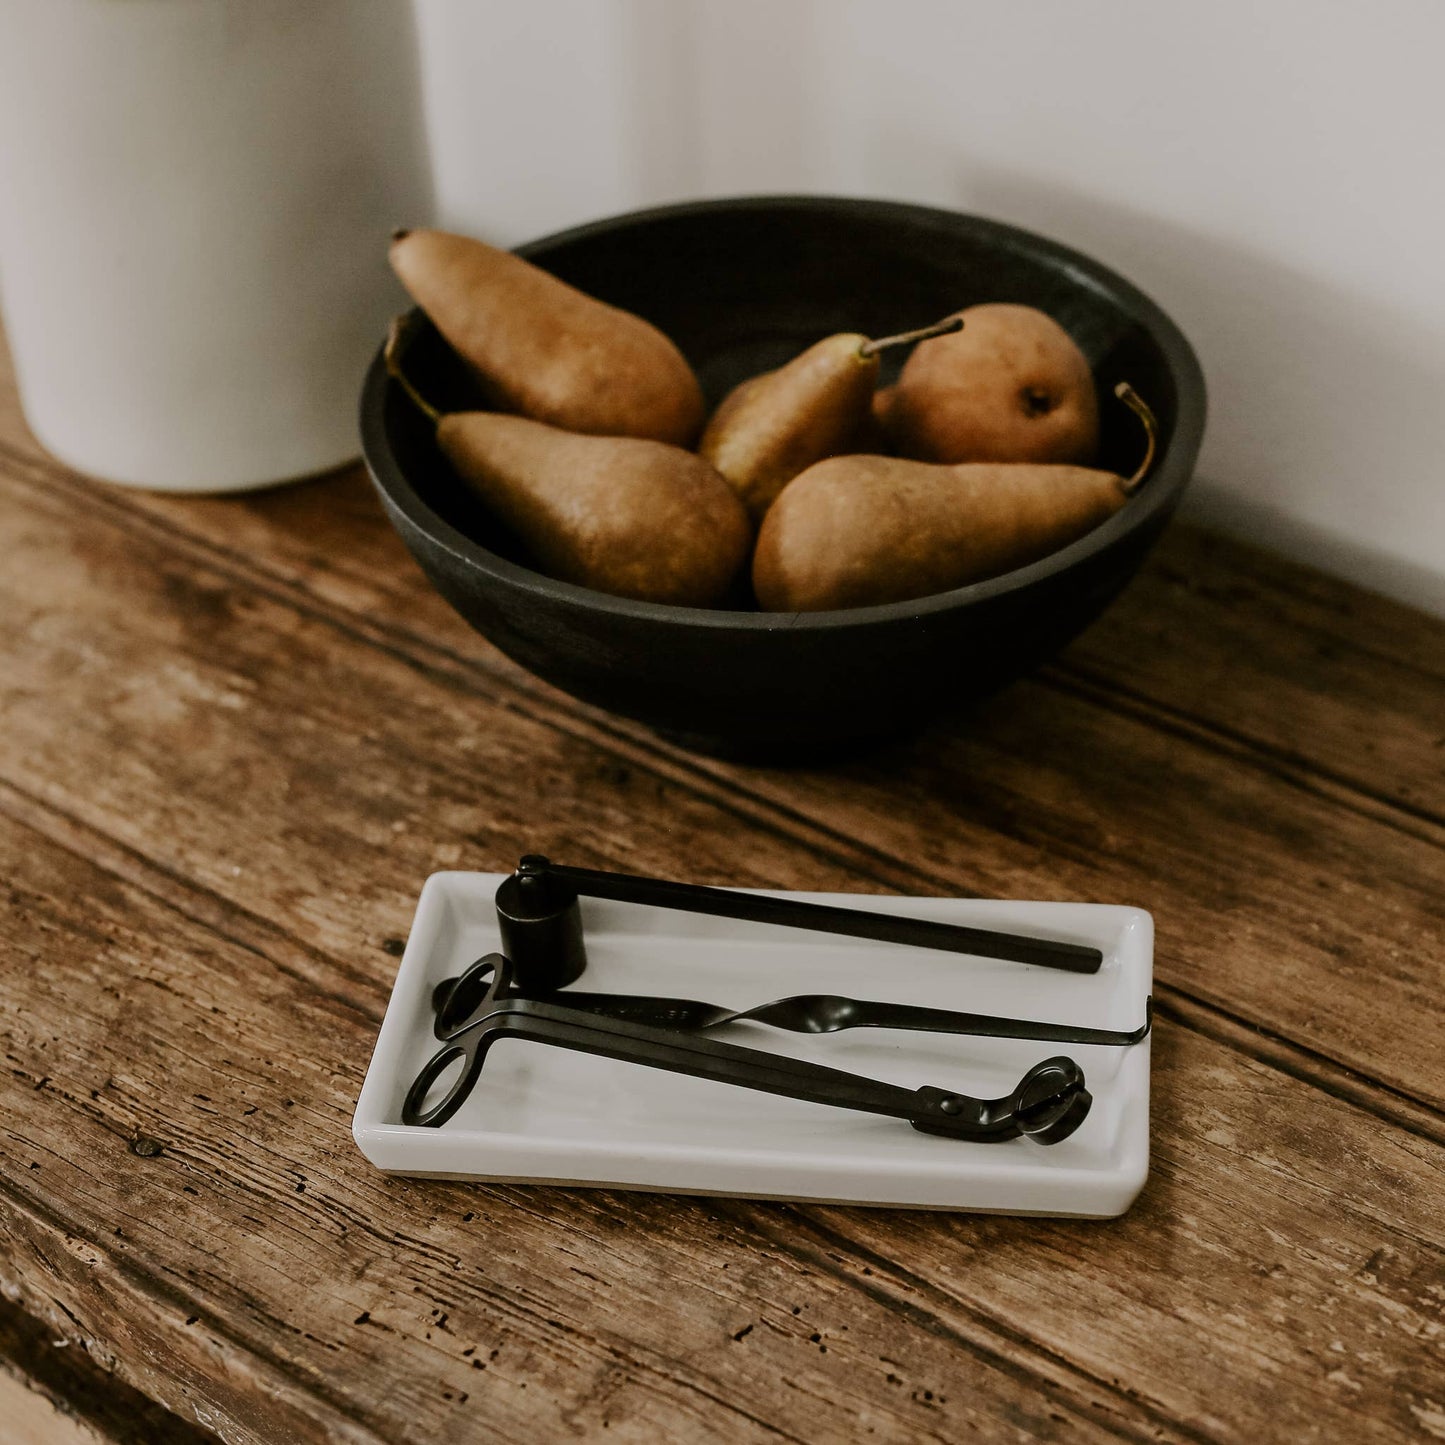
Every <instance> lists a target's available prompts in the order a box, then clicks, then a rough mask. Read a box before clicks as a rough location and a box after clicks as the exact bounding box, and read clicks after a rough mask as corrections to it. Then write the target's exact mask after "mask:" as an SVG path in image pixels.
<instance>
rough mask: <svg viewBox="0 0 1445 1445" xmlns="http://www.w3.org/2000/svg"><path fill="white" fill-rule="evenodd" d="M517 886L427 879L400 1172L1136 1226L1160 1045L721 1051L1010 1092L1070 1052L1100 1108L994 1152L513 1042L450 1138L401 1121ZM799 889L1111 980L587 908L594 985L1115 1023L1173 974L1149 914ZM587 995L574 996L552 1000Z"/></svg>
mask: <svg viewBox="0 0 1445 1445" xmlns="http://www.w3.org/2000/svg"><path fill="white" fill-rule="evenodd" d="M505 876H506V875H504V874H500V873H436V874H433V875H432V876H431V877H430V878H429V879H427V882H426V885H425V887H424V888H423V889H422V894H421V900H420V902H419V904H418V906H417V912H416V918H415V920H414V922H413V924H412V930H411V937H410V938H409V940H408V941H407V946H406V951H405V953H404V954H403V955H402V959H401V966H400V968H399V969H398V971H397V977H396V986H395V988H394V989H393V990H392V995H391V1002H390V1005H389V1006H388V1008H387V1011H386V1017H385V1018H384V1019H383V1020H382V1025H381V1033H380V1036H379V1037H378V1039H377V1043H376V1051H375V1053H374V1055H373V1056H372V1060H371V1067H370V1068H369V1069H368V1071H367V1075H366V1082H365V1084H364V1085H363V1086H362V1090H361V1097H360V1099H359V1100H358V1101H357V1106H356V1116H355V1120H354V1124H353V1132H354V1134H355V1137H356V1142H357V1145H358V1146H359V1147H360V1149H361V1151H362V1153H363V1154H365V1155H366V1157H367V1158H368V1159H369V1160H371V1162H372V1163H373V1164H375V1165H376V1166H377V1167H378V1168H380V1169H384V1170H388V1171H390V1172H393V1173H398V1174H414V1175H434V1176H438V1177H442V1178H449V1179H487V1180H498V1181H501V1180H505V1181H509V1182H521V1183H533V1184H569V1185H597V1186H609V1187H616V1188H625V1189H650V1190H660V1191H664V1192H668V1193H688V1194H736V1195H747V1196H750V1197H754V1198H776V1199H814V1200H829V1201H835V1202H839V1203H850V1204H872V1205H903V1206H912V1207H919V1208H927V1209H968V1210H983V1211H992V1212H999V1213H1008V1214H1054V1215H1076V1216H1085V1217H1095V1218H1104V1217H1110V1216H1113V1215H1118V1214H1122V1213H1123V1212H1124V1210H1126V1209H1127V1208H1128V1207H1129V1205H1130V1204H1131V1203H1132V1202H1133V1200H1134V1198H1135V1196H1136V1195H1137V1194H1138V1193H1139V1190H1140V1189H1141V1188H1142V1187H1143V1184H1144V1179H1145V1176H1146V1175H1147V1173H1148V1168H1149V1044H1150V1041H1149V1039H1145V1040H1144V1041H1143V1042H1142V1043H1139V1044H1135V1045H1133V1046H1132V1047H1128V1048H1123V1047H1103V1046H1099V1045H1084V1044H1068V1045H1065V1044H1048V1043H1037V1042H1029V1041H1025V1040H1017V1039H978V1038H969V1037H965V1036H961V1035H948V1034H930V1033H914V1032H904V1031H899V1030H884V1029H850V1030H846V1031H843V1032H840V1033H835V1034H827V1035H807V1034H795V1033H787V1032H784V1031H782V1030H780V1029H774V1028H769V1027H766V1026H764V1025H761V1024H754V1023H742V1024H733V1025H728V1026H726V1027H724V1028H722V1029H720V1030H717V1031H715V1032H714V1033H713V1034H712V1035H710V1036H711V1037H715V1038H721V1039H726V1040H727V1041H729V1042H732V1043H739V1044H744V1045H747V1046H749V1047H752V1048H760V1049H768V1050H772V1051H774V1052H778V1053H788V1054H792V1055H794V1056H795V1057H797V1058H805V1059H811V1060H813V1061H815V1062H817V1063H821V1064H826V1065H829V1066H831V1067H833V1068H839V1069H845V1070H848V1071H849V1072H852V1073H858V1074H863V1075H866V1076H868V1077H870V1078H874V1079H879V1080H883V1081H886V1082H889V1083H895V1084H901V1085H905V1086H908V1087H910V1088H912V1087H917V1086H919V1085H922V1084H933V1085H936V1086H938V1087H940V1088H945V1089H950V1090H955V1091H958V1092H961V1093H967V1094H974V1095H981V1096H986V1097H997V1096H1001V1095H1004V1094H1007V1093H1009V1092H1010V1091H1011V1090H1012V1089H1013V1088H1014V1086H1015V1085H1016V1084H1017V1083H1018V1081H1019V1079H1020V1077H1021V1076H1022V1075H1023V1074H1024V1072H1025V1071H1026V1070H1027V1069H1028V1068H1030V1067H1031V1066H1032V1065H1033V1064H1036V1063H1038V1062H1040V1061H1041V1060H1042V1059H1045V1058H1048V1057H1050V1056H1052V1055H1054V1054H1060V1053H1062V1054H1068V1055H1069V1056H1070V1057H1072V1058H1074V1059H1075V1060H1076V1061H1077V1062H1078V1063H1079V1065H1080V1066H1081V1067H1082V1068H1083V1070H1084V1075H1085V1079H1086V1083H1087V1087H1088V1089H1089V1091H1090V1093H1092V1095H1093V1098H1094V1104H1093V1109H1092V1111H1091V1112H1090V1114H1089V1116H1088V1118H1087V1119H1086V1120H1085V1121H1084V1123H1083V1125H1082V1126H1081V1127H1080V1128H1079V1130H1078V1131H1077V1132H1076V1133H1075V1134H1073V1135H1072V1136H1071V1137H1070V1138H1068V1139H1066V1140H1064V1141H1063V1142H1062V1143H1060V1144H1054V1145H1040V1144H1037V1143H1035V1142H1034V1141H1033V1140H1031V1139H1026V1138H1019V1139H1012V1140H1009V1141H1008V1142H1006V1143H996V1144H980V1143H973V1142H967V1141H962V1140H958V1139H949V1138H941V1137H938V1136H934V1135H929V1134H923V1133H920V1132H919V1131H918V1130H916V1129H914V1128H912V1127H911V1126H910V1125H909V1124H908V1123H907V1122H905V1121H903V1120H900V1119H892V1118H881V1117H878V1116H875V1115H869V1114H860V1113H855V1112H853V1111H851V1110H846V1109H837V1108H830V1107H828V1106H826V1105H822V1104H811V1103H807V1102H804V1101H801V1100H793V1099H786V1098H779V1097H777V1096H774V1095H771V1094H762V1093H756V1092H754V1091H752V1090H748V1089H741V1088H736V1087H733V1086H730V1085H727V1084H720V1083H716V1082H713V1081H710V1080H706V1079H697V1078H691V1077H686V1076H681V1075H678V1074H673V1073H665V1072H662V1071H661V1070H657V1069H650V1068H644V1067H641V1066H639V1065H636V1064H628V1063H622V1062H618V1061H616V1060H611V1059H601V1058H596V1057H593V1056H591V1055H587V1054H582V1053H575V1052H573V1051H571V1050H567V1049H558V1048H550V1047H545V1046H543V1045H539V1044H534V1043H527V1042H523V1041H521V1040H516V1039H503V1040H501V1041H500V1042H499V1043H498V1044H497V1045H496V1046H495V1047H494V1048H493V1050H492V1052H491V1054H490V1056H489V1058H488V1061H487V1064H486V1067H485V1068H484V1069H483V1071H482V1074H481V1078H480V1080H479V1082H478V1084H477V1087H476V1088H475V1090H474V1091H473V1092H472V1094H471V1096H470V1098H468V1099H467V1101H466V1103H465V1104H463V1106H462V1108H461V1109H460V1111H459V1112H458V1113H457V1114H456V1116H455V1117H454V1118H453V1119H452V1120H451V1121H450V1122H449V1123H447V1124H445V1125H443V1126H442V1127H441V1128H436V1129H432V1128H409V1127H407V1126H405V1125H403V1124H402V1123H401V1122H400V1119H401V1105H402V1099H403V1098H404V1097H405V1095H406V1091H407V1088H408V1087H409V1085H410V1084H411V1081H412V1079H413V1078H414V1077H415V1076H416V1074H417V1072H418V1070H419V1069H420V1068H421V1067H422V1065H423V1064H424V1063H426V1061H427V1060H428V1059H429V1058H430V1057H431V1056H432V1054H433V1053H435V1051H436V1050H437V1048H438V1047H439V1045H438V1043H437V1040H436V1038H435V1037H434V1036H433V1034H432V1008H431V993H432V989H433V987H434V986H435V985H436V984H437V983H439V982H440V981H441V980H442V979H444V978H449V977H453V976H455V975H456V974H458V973H460V972H461V971H462V969H464V968H465V967H466V966H467V965H468V964H470V963H472V962H474V961H475V960H476V959H477V958H479V957H481V955H483V954H485V953H490V952H494V951H496V950H497V949H499V948H500V937H499V934H498V930H497V920H496V912H495V909H494V907H493V897H494V895H495V894H496V890H497V886H498V885H499V884H500V883H501V882H502V880H503V878H504V877H505ZM778 896H781V897H788V898H797V899H801V900H804V901H808V902H819V903H837V904H842V905H844V906H847V907H853V908H868V909H876V910H880V911H883V912H889V913H897V914H901V915H908V916H912V917H917V918H929V919H937V920H941V921H944V922H952V923H961V924H970V925H974V926H977V927H983V928H998V929H1007V930H1012V931H1016V932H1020V933H1031V934H1036V935H1038V936H1040V937H1048V938H1058V939H1064V940H1067V941H1070V942H1076V943H1084V944H1094V945H1096V946H1097V947H1099V948H1100V949H1102V950H1103V953H1104V963H1103V967H1102V968H1101V969H1100V971H1099V972H1098V973H1096V974H1073V973H1064V972H1060V971H1057V970H1054V969H1048V968H1040V967H1036V966H1031V965H1026V964H1018V963H1004V962H998V961H994V960H990V959H978V958H972V957H969V956H966V955H961V954H953V953H943V952H936V951H932V950H926V949H920V948H910V947H905V946H901V945H898V944H890V943H876V942H871V941H869V940H866V939H854V938H841V937H834V936H832V935H827V934H818V933H806V932H802V931H799V930H796V929H789V928H781V927H777V926H772V925H764V924H758V923H747V922H737V921H733V920H729V919H722V918H712V917H706V916H702V915H698V914H690V913H680V912H674V911H671V910H666V909H660V908H649V907H641V906H638V905H636V904H629V903H613V902H606V901H599V900H594V899H587V898H584V899H583V900H582V905H581V906H582V917H583V925H584V929H585V934H586V941H587V957H588V965H587V971H586V973H585V974H584V975H583V976H582V978H581V979H579V980H578V983H577V985H576V986H577V987H578V988H582V989H587V990H590V991H593V992H601V991H607V992H616V993H644V994H663V995H668V996H671V997H682V998H696V999H704V1000H706V1001H708V1002H710V1003H716V1004H723V1005H726V1006H727V1007H730V1008H743V1007H747V1006H750V1005H754V1004H760V1003H764V1002H767V1001H768V1000H771V999H775V998H781V997H784V996H786V995H791V994H801V993H833V994H845V995H849V996H851V997H854V998H860V999H876V1000H887V1001H889V1002H894V1003H912V1004H923V1005H928V1006H931V1007H935V1008H952V1009H962V1010H967V1011H969V1012H973V1013H988V1014H1006V1015H1010V1016H1012V1017H1015V1018H1025V1019H1041V1020H1048V1021H1050V1022H1056V1023H1069V1024H1078V1025H1085V1026H1092V1027H1097V1028H1107V1029H1119V1030H1125V1029H1133V1028H1137V1027H1138V1026H1139V1025H1140V1024H1141V1023H1142V1022H1143V1019H1144V1008H1145V1000H1146V999H1147V997H1148V996H1149V994H1150V991H1151V986H1152V974H1153V939H1154V928H1153V921H1152V919H1151V918H1150V916H1149V915H1148V914H1147V913H1145V912H1142V911H1141V910H1139V909H1137V908H1124V907H1115V906H1110V905H1104V904H1084V903H1009V902H995V901H990V900H979V899H967V898H896V897H881V896H877V895H871V894H869V895H860V894H851V893H787V894H779V895H778ZM554 997H555V1000H556V1001H557V1002H559V1003H561V1002H565V999H566V992H565V990H564V991H563V992H562V993H560V994H557V995H555V996H554Z"/></svg>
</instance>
